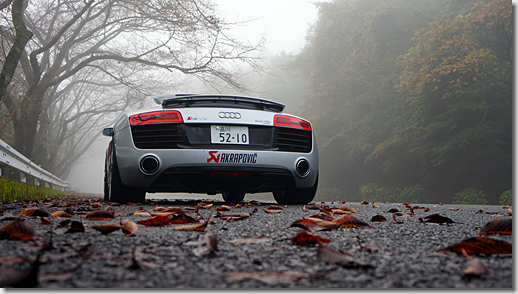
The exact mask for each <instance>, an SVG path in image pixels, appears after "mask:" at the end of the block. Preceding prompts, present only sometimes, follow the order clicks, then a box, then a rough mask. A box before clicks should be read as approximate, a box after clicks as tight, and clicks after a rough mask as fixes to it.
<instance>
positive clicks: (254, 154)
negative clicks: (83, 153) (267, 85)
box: [114, 95, 318, 200]
mask: <svg viewBox="0 0 518 294" xmlns="http://www.w3.org/2000/svg"><path fill="white" fill-rule="evenodd" d="M157 98H158V99H159V101H160V102H161V106H162V109H156V110H149V111H145V112H136V113H130V114H128V116H127V117H126V118H125V119H122V120H120V121H119V123H118V124H117V125H116V126H115V128H114V143H115V149H116V156H117V161H118V169H119V171H120V175H121V180H122V182H123V184H124V185H127V186H134V187H141V188H143V189H145V190H146V191H147V192H190V193H207V194H217V193H223V196H224V198H225V195H227V197H228V198H229V199H226V200H239V199H240V198H241V199H242V197H240V196H239V195H243V197H244V194H245V193H258V192H275V191H285V190H294V189H304V188H306V189H308V188H311V187H315V188H316V182H317V176H318V149H317V145H316V142H315V138H314V134H313V131H312V127H311V124H310V123H309V122H307V121H306V120H303V119H301V118H299V117H296V116H292V115H287V114H283V113H282V110H283V108H284V105H282V104H280V103H276V102H272V101H268V100H264V99H257V98H250V97H239V96H214V95H196V96H174V97H170V96H166V97H163V96H162V97H157ZM225 193H226V194H225ZM228 195H231V196H228ZM232 195H238V196H232Z"/></svg>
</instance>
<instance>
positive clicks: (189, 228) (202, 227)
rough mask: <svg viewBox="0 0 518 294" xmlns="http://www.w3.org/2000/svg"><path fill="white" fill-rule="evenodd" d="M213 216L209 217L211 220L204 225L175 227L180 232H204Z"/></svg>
mask: <svg viewBox="0 0 518 294" xmlns="http://www.w3.org/2000/svg"><path fill="white" fill-rule="evenodd" d="M210 217H211V215H209V218H208V219H207V221H205V222H204V223H200V224H195V225H185V226H179V227H175V230H179V231H203V230H205V228H206V227H207V225H208V223H209V220H210Z"/></svg>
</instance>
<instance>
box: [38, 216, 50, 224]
mask: <svg viewBox="0 0 518 294" xmlns="http://www.w3.org/2000/svg"><path fill="white" fill-rule="evenodd" d="M40 224H42V225H50V224H52V223H51V222H50V220H49V219H48V218H46V217H41V218H40Z"/></svg>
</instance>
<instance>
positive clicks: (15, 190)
mask: <svg viewBox="0 0 518 294" xmlns="http://www.w3.org/2000/svg"><path fill="white" fill-rule="evenodd" d="M66 194H67V193H66V192H61V191H58V190H52V189H49V188H45V187H39V186H32V185H28V184H26V183H21V182H17V181H12V180H9V179H6V178H0V201H1V202H13V201H15V200H23V199H45V198H53V197H59V196H63V195H66Z"/></svg>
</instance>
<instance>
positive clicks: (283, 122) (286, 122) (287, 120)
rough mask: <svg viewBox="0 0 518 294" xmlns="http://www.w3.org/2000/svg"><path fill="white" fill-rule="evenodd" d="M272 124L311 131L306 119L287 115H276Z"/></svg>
mask: <svg viewBox="0 0 518 294" xmlns="http://www.w3.org/2000/svg"><path fill="white" fill-rule="evenodd" d="M273 125H274V126H283V127H289V128H296V129H303V130H306V131H311V124H310V123H309V122H308V121H305V120H303V119H300V118H296V117H292V116H287V115H276V116H275V118H274V122H273Z"/></svg>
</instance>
